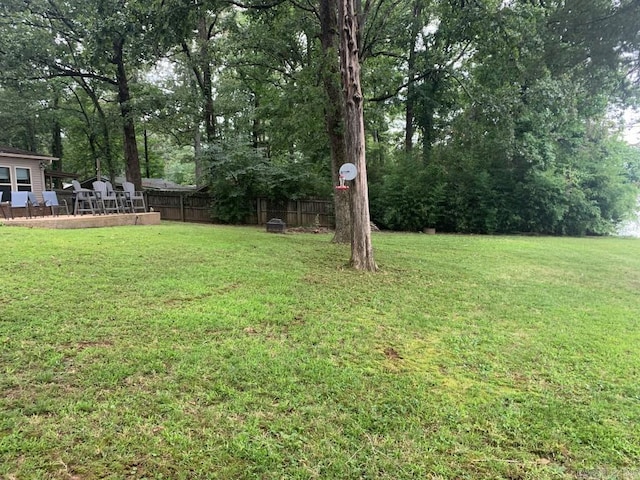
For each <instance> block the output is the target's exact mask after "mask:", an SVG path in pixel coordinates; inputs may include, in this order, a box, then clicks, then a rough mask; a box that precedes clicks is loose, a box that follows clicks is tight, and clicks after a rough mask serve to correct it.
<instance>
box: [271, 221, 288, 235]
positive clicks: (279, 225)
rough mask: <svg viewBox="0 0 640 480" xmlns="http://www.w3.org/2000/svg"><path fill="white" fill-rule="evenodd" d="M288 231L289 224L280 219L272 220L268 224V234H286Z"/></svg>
mask: <svg viewBox="0 0 640 480" xmlns="http://www.w3.org/2000/svg"><path fill="white" fill-rule="evenodd" d="M286 229H287V224H286V223H284V222H283V221H282V220H280V219H279V218H272V219H271V220H269V221H268V222H267V232H270V233H284V231H285V230H286Z"/></svg>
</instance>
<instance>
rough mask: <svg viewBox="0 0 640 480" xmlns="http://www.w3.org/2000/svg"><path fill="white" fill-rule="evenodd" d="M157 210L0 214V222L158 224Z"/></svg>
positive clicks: (55, 225) (95, 225)
mask: <svg viewBox="0 0 640 480" xmlns="http://www.w3.org/2000/svg"><path fill="white" fill-rule="evenodd" d="M159 223H160V213H159V212H148V213H118V214H110V215H76V216H74V215H60V216H47V215H45V216H44V217H42V216H37V217H35V216H34V217H31V218H26V217H16V218H9V219H5V218H3V217H2V216H0V224H2V225H6V226H10V227H31V228H100V227H120V226H124V225H158V224H159Z"/></svg>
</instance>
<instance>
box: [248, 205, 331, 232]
mask: <svg viewBox="0 0 640 480" xmlns="http://www.w3.org/2000/svg"><path fill="white" fill-rule="evenodd" d="M254 204H255V212H256V215H257V218H256V220H255V221H254V222H251V223H253V224H258V225H264V224H266V223H267V222H268V221H269V220H271V219H272V218H279V219H281V220H283V221H284V222H285V223H286V224H287V227H308V226H313V225H318V226H320V227H328V228H333V227H334V226H335V217H334V215H333V201H331V200H327V199H320V198H309V199H304V200H283V201H274V200H267V199H266V198H258V199H257V200H255V202H254Z"/></svg>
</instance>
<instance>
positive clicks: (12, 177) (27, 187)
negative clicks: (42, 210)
mask: <svg viewBox="0 0 640 480" xmlns="http://www.w3.org/2000/svg"><path fill="white" fill-rule="evenodd" d="M0 168H8V169H9V183H2V184H0V185H2V186H3V187H5V188H6V187H9V189H8V191H7V192H6V194H5V195H3V196H2V201H3V202H6V201H8V200H9V196H10V195H11V192H15V191H19V192H33V168H32V167H22V166H17V165H6V164H4V165H2V164H0ZM19 169H23V170H27V171H28V172H29V183H18V170H19Z"/></svg>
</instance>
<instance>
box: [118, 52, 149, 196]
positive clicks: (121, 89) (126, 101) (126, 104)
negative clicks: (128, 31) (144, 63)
mask: <svg viewBox="0 0 640 480" xmlns="http://www.w3.org/2000/svg"><path fill="white" fill-rule="evenodd" d="M113 51H114V52H113V53H114V57H113V60H114V63H115V65H116V79H117V82H118V104H119V105H120V115H122V129H123V134H124V159H125V172H126V176H127V180H129V181H130V182H132V183H133V184H134V185H135V186H136V190H142V176H141V174H140V158H139V156H138V144H137V142H136V127H135V123H134V121H133V109H132V107H131V93H130V91H129V81H128V78H127V73H126V71H125V68H124V58H123V52H122V40H118V41H116V42H114V48H113Z"/></svg>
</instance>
